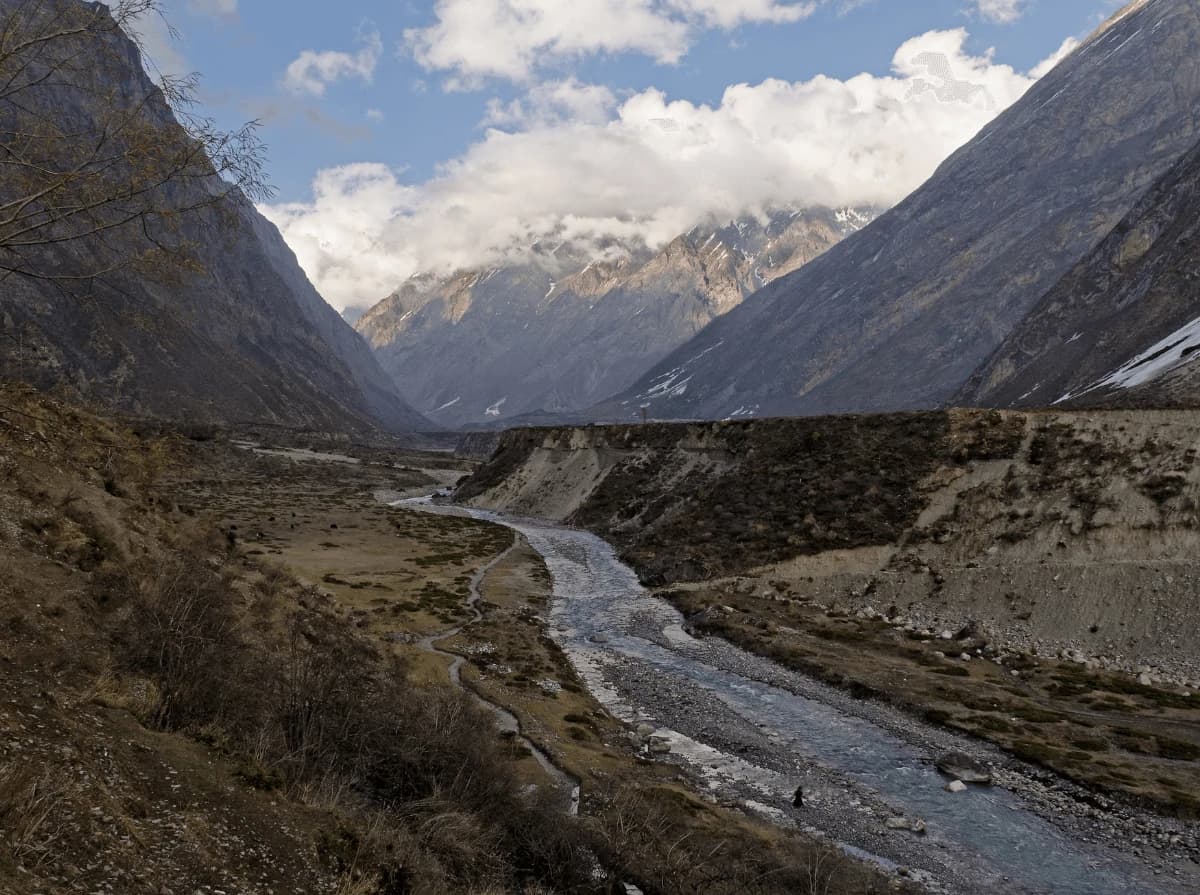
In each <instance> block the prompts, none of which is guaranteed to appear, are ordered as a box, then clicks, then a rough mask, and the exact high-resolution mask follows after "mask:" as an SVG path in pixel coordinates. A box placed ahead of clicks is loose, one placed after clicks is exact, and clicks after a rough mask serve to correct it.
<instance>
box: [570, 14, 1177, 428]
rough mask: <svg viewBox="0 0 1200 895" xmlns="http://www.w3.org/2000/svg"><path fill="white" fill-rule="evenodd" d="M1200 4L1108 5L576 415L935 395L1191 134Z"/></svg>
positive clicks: (975, 360)
mask: <svg viewBox="0 0 1200 895" xmlns="http://www.w3.org/2000/svg"><path fill="white" fill-rule="evenodd" d="M1198 122H1200V5H1198V4H1196V3H1195V2H1194V0H1148V2H1140V3H1137V4H1134V5H1133V6H1131V7H1129V8H1127V9H1126V10H1123V11H1122V13H1121V14H1119V15H1118V16H1117V17H1115V18H1114V19H1113V20H1111V21H1110V22H1109V23H1107V24H1106V25H1105V27H1104V28H1102V29H1101V30H1100V31H1099V32H1097V33H1096V34H1095V35H1093V36H1092V37H1091V38H1090V39H1089V40H1088V41H1087V42H1086V43H1085V44H1084V45H1082V46H1081V47H1080V48H1078V49H1077V50H1076V51H1075V52H1074V53H1072V54H1071V55H1070V56H1069V57H1068V58H1067V59H1066V60H1064V61H1063V62H1062V63H1061V64H1060V65H1059V66H1058V67H1057V68H1055V69H1054V71H1052V72H1050V73H1049V74H1048V75H1046V76H1045V77H1044V78H1043V79H1041V80H1040V81H1039V82H1038V83H1037V84H1036V85H1034V87H1033V88H1032V89H1031V90H1030V91H1029V92H1028V93H1027V94H1026V95H1025V96H1024V97H1023V98H1022V99H1021V100H1020V101H1018V102H1017V103H1016V104H1014V105H1013V106H1012V107H1011V108H1009V109H1008V110H1007V111H1006V112H1004V113H1003V114H1002V115H1000V116H998V117H997V118H996V120H995V121H993V122H992V123H991V124H990V125H988V126H987V127H986V128H984V130H983V131H982V132H981V133H980V134H979V135H978V136H977V137H976V138H975V139H974V140H972V141H971V142H970V143H968V144H967V145H966V146H964V147H963V148H962V149H960V150H959V151H958V152H956V153H955V154H954V155H953V156H951V157H950V158H949V159H948V160H947V161H946V162H944V163H943V164H942V165H941V166H940V167H939V169H938V170H937V171H936V172H935V173H934V175H933V176H932V177H931V178H930V180H929V181H927V182H926V183H925V184H924V185H923V186H922V187H921V188H920V189H918V190H917V191H916V192H915V193H914V194H913V195H911V196H910V197H909V198H908V199H906V200H905V201H904V202H903V203H901V204H900V205H899V206H897V207H896V208H894V209H893V210H892V211H890V212H888V213H887V214H884V215H882V216H881V217H880V218H879V219H878V220H876V221H875V222H874V223H873V224H871V225H870V226H869V227H867V228H865V229H864V230H863V231H862V232H860V233H858V234H856V235H855V236H853V237H852V238H850V239H847V240H846V241H845V242H843V243H841V244H840V245H838V246H836V247H835V248H833V249H831V250H830V251H829V252H827V253H826V254H825V255H823V256H822V257H821V258H818V259H817V260H816V261H814V262H813V263H811V264H809V265H808V266H806V267H804V268H803V269H801V270H800V271H798V272H796V273H794V274H791V275H790V276H787V277H783V278H781V279H779V280H777V281H775V282H774V283H772V284H770V285H768V286H766V287H765V288H764V289H763V290H761V291H760V292H759V293H757V294H756V295H754V296H752V297H751V298H750V299H749V300H747V301H746V302H744V303H743V304H742V305H741V306H739V307H738V308H737V309H735V310H734V311H732V312H730V313H729V314H728V315H726V316H725V317H722V318H720V319H719V320H716V321H714V322H713V323H712V324H710V325H709V326H708V327H706V328H705V329H704V330H703V331H702V332H701V333H700V334H699V335H697V336H696V337H695V338H694V339H692V340H690V341H689V342H688V343H686V344H684V345H683V346H681V347H680V348H679V349H677V350H676V351H675V352H673V353H672V354H671V355H670V356H669V357H667V358H666V359H664V360H663V361H662V362H661V363H659V364H658V365H657V366H656V367H655V368H654V369H653V370H651V371H650V372H649V373H647V374H646V375H644V376H642V377H641V378H640V379H639V380H638V382H637V383H636V384H634V385H633V386H632V387H630V388H629V389H627V390H626V391H625V392H624V393H623V394H621V395H620V396H619V397H618V398H616V399H613V400H611V401H608V402H605V403H604V404H603V405H600V406H598V407H597V408H595V409H594V410H593V411H592V413H593V414H594V415H595V416H597V417H600V418H616V419H628V418H631V417H633V416H635V415H636V413H637V407H638V405H639V404H642V403H650V404H651V407H652V409H651V413H652V414H653V415H654V416H655V417H658V418H664V419H668V418H701V417H702V418H723V417H729V416H739V415H748V416H770V415H806V414H820V413H843V412H850V411H882V410H894V409H906V408H922V407H935V406H940V405H943V404H945V403H947V402H949V401H951V400H952V399H954V398H955V396H956V395H957V394H958V393H959V392H960V390H961V389H962V388H963V386H964V384H965V383H966V382H967V381H968V379H970V378H971V377H972V375H973V374H974V373H975V371H976V370H977V368H979V367H980V366H981V365H982V364H984V363H986V362H987V360H988V358H990V357H992V355H993V354H994V352H996V350H997V349H998V348H1000V346H1001V345H1002V344H1003V343H1004V341H1005V340H1006V339H1007V338H1008V337H1009V336H1010V335H1011V334H1012V333H1013V332H1014V330H1016V329H1017V327H1019V326H1020V324H1021V322H1022V321H1023V320H1024V318H1025V317H1026V315H1027V314H1029V313H1030V312H1031V311H1033V310H1034V309H1035V308H1036V307H1037V306H1038V304H1039V302H1040V301H1041V300H1042V299H1043V297H1045V296H1046V295H1047V293H1048V292H1050V291H1051V290H1052V289H1053V288H1054V287H1055V286H1056V285H1057V284H1058V283H1059V281H1060V280H1062V278H1063V277H1064V276H1065V275H1066V274H1067V273H1068V272H1069V271H1071V269H1072V268H1073V267H1074V266H1075V265H1076V264H1078V263H1079V262H1080V260H1081V259H1083V258H1084V257H1085V256H1087V255H1088V254H1089V253H1090V252H1091V251H1092V250H1093V249H1094V248H1095V247H1096V246H1097V244H1098V243H1100V242H1101V241H1102V240H1104V239H1105V238H1106V237H1107V236H1108V234H1109V233H1110V232H1111V231H1112V230H1113V228H1114V227H1115V226H1116V225H1117V224H1118V223H1119V222H1120V221H1121V220H1122V219H1123V218H1124V217H1125V216H1126V215H1127V214H1128V213H1129V212H1130V210H1131V209H1132V208H1133V206H1134V205H1135V204H1136V203H1137V202H1138V200H1139V199H1140V198H1141V197H1142V196H1143V195H1144V194H1145V193H1146V191H1147V190H1148V189H1150V188H1151V187H1152V186H1153V185H1154V183H1155V182H1157V181H1158V180H1159V178H1160V177H1162V176H1163V175H1164V174H1165V173H1166V172H1167V171H1168V170H1169V169H1170V168H1171V167H1172V166H1173V165H1174V164H1175V163H1176V162H1177V161H1178V160H1179V159H1180V157H1181V156H1183V155H1184V153H1186V152H1187V151H1188V150H1189V149H1190V148H1191V147H1192V145H1193V144H1194V143H1195V142H1196V140H1197V137H1198V135H1200V130H1198V126H1197V125H1198Z"/></svg>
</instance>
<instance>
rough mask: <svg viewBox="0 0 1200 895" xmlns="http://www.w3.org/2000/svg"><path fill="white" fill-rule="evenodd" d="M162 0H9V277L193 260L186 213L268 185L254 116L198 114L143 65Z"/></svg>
mask: <svg viewBox="0 0 1200 895" xmlns="http://www.w3.org/2000/svg"><path fill="white" fill-rule="evenodd" d="M158 15H161V11H160V9H159V0H119V2H114V3H112V4H111V5H110V6H105V5H104V4H101V3H85V2H82V0H0V277H7V276H12V275H20V276H23V277H31V278H36V279H43V280H52V281H54V282H57V283H69V282H71V281H80V280H91V279H94V278H96V277H99V276H101V275H103V274H105V273H109V272H113V271H116V270H122V269H130V268H132V269H136V270H138V271H140V272H157V273H160V274H161V273H165V272H171V271H180V270H186V269H189V268H195V267H196V266H197V265H196V261H195V258H194V253H193V252H192V251H191V248H192V246H191V245H190V244H189V242H188V240H187V238H186V237H185V235H184V233H183V224H184V222H185V221H186V220H187V218H188V216H190V215H193V214H195V213H196V212H200V211H202V210H204V209H214V208H219V207H222V206H225V207H232V206H234V205H236V204H237V203H239V202H245V201H247V199H256V198H263V197H265V196H268V195H269V194H270V189H269V187H268V186H267V184H266V181H265V178H264V175H263V152H262V145H261V143H260V142H259V141H258V139H257V136H256V128H257V123H256V122H251V123H249V124H247V125H244V126H243V127H241V128H238V129H236V130H233V131H225V130H222V129H220V128H219V127H217V126H216V124H215V123H214V122H213V121H212V120H211V119H209V118H206V117H204V116H202V115H199V114H197V113H196V112H195V109H196V105H195V89H196V83H197V82H196V78H195V76H188V77H184V78H171V77H160V79H159V83H157V84H156V83H155V82H154V81H152V80H151V79H150V78H149V77H147V76H146V75H145V73H144V71H143V69H142V67H141V65H140V64H139V63H141V62H142V60H141V59H139V53H140V51H141V47H140V41H139V39H138V36H137V23H138V22H139V21H142V20H144V19H145V17H147V16H158Z"/></svg>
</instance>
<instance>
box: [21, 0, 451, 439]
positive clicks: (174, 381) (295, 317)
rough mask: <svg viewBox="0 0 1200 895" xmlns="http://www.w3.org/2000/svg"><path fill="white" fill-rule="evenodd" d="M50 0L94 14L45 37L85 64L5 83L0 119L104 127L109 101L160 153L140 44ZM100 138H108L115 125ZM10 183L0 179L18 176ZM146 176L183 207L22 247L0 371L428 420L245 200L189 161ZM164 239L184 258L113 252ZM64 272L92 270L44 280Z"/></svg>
mask: <svg viewBox="0 0 1200 895" xmlns="http://www.w3.org/2000/svg"><path fill="white" fill-rule="evenodd" d="M55 4H56V5H55V7H54V10H52V11H53V12H55V14H57V15H60V16H66V17H74V18H77V19H79V20H81V21H84V22H89V23H91V22H95V23H96V25H95V26H94V27H89V28H87V29H85V30H84V31H83V32H82V33H81V34H80V35H79V36H77V37H73V38H56V39H57V40H61V41H68V40H69V41H71V43H69V44H67V43H64V44H63V45H62V46H61V47H60V48H59V49H60V51H61V52H62V53H63V54H64V55H65V56H67V57H70V58H72V59H86V60H88V64H87V65H84V66H79V65H77V64H76V65H74V66H73V67H72V70H71V72H70V77H69V78H67V77H60V78H57V79H54V80H55V81H58V82H61V83H52V84H50V86H48V87H44V86H43V85H42V84H40V83H38V82H36V81H34V82H33V83H32V84H31V85H30V86H29V87H27V88H25V89H23V90H22V91H21V92H20V94H19V95H18V96H16V97H11V96H6V98H5V99H4V100H3V101H0V118H2V119H3V120H4V122H6V125H5V126H6V129H11V128H15V127H19V126H20V124H21V122H22V121H23V120H24V119H23V117H22V116H25V117H30V116H32V117H36V118H38V119H41V120H44V121H49V122H51V123H52V126H53V128H54V129H55V131H56V132H58V133H61V134H83V135H87V134H90V133H93V132H100V131H103V130H104V127H105V122H106V120H107V118H106V116H108V117H111V116H112V115H113V109H114V107H117V110H118V112H119V113H122V114H124V115H125V118H126V119H127V122H130V121H131V122H134V124H135V125H136V127H135V126H133V125H128V126H127V128H126V129H127V130H128V131H130V133H131V134H132V135H131V136H128V137H127V138H126V139H128V140H130V141H133V140H135V139H139V140H142V141H149V145H150V146H151V149H154V148H156V147H157V148H160V149H162V150H163V151H164V152H165V151H168V150H169V149H171V148H174V147H177V146H180V145H186V144H185V143H184V142H183V141H187V140H188V139H189V137H188V135H187V134H186V133H185V132H184V131H183V129H182V128H181V127H180V126H179V125H178V123H177V121H176V119H175V116H174V115H173V113H172V111H171V109H170V108H169V107H168V105H167V102H166V100H165V99H164V97H163V94H162V93H161V91H160V90H159V88H158V87H156V86H155V85H154V84H153V82H152V81H151V80H150V78H149V77H148V76H147V74H146V72H145V71H144V69H143V68H142V63H141V58H140V54H139V52H138V50H137V48H136V47H135V46H134V44H133V43H132V42H131V41H130V40H129V39H128V38H127V37H125V36H124V35H123V34H121V33H120V32H119V31H118V30H117V29H116V28H115V27H114V26H113V23H112V20H111V19H99V18H96V16H97V15H103V16H107V13H104V12H100V13H97V12H96V10H99V9H101V8H100V7H93V6H92V5H87V4H82V3H78V2H76V0H55ZM31 8H32V7H31ZM37 8H38V9H42V7H40V6H39V7H37ZM0 13H3V14H4V15H5V16H6V20H8V21H12V22H17V23H18V24H19V23H21V22H23V21H27V20H26V19H23V18H22V17H23V16H25V15H26V11H25V10H24V9H23V8H22V7H21V5H20V4H18V3H16V2H13V0H4V2H3V3H2V4H0ZM107 138H108V139H109V140H110V142H114V143H115V142H117V141H119V140H121V139H123V138H125V135H124V134H123V133H122V134H117V135H115V136H113V135H108V137H107ZM131 145H135V144H132V143H131ZM124 151H128V150H127V149H125V150H124ZM6 183H7V184H8V185H7V186H5V185H3V184H0V193H4V192H5V191H6V190H7V191H11V190H13V189H17V188H18V187H17V186H15V185H14V181H13V180H12V179H9V180H7V181H6ZM157 189H158V190H159V192H160V194H161V197H162V202H161V205H162V207H164V208H166V209H168V210H169V209H175V208H190V209H193V210H189V211H187V212H186V213H182V214H177V215H171V214H164V215H159V216H154V215H151V216H149V217H148V218H146V223H145V229H144V230H143V228H142V225H141V224H137V229H136V230H133V229H131V228H120V227H113V228H111V229H107V230H104V231H101V232H99V233H97V234H94V235H86V236H84V237H82V238H79V239H75V240H72V241H68V242H61V243H53V242H49V243H48V244H46V245H41V246H35V247H33V248H30V249H28V250H25V251H23V253H22V254H23V263H24V264H26V265H27V266H31V267H33V268H34V269H35V273H36V271H42V272H45V275H35V276H26V275H19V274H12V275H8V276H7V277H6V280H5V287H4V289H3V291H2V292H0V324H2V330H3V334H4V335H5V336H6V338H4V339H0V369H3V370H4V372H5V374H6V375H8V376H11V377H14V378H20V379H24V380H27V381H29V382H32V383H34V384H37V385H40V386H43V387H52V386H57V387H64V388H67V389H69V390H71V391H73V392H75V393H76V394H78V395H80V396H83V397H86V398H89V399H93V400H99V401H102V402H104V403H107V404H109V405H111V406H113V407H115V408H116V409H119V410H121V411H124V412H129V413H137V414H151V415H158V416H166V417H174V418H185V419H188V420H197V419H199V420H205V421H217V422H233V423H238V422H250V421H254V422H270V423H276V424H281V425H287V426H293V427H304V428H317V429H321V430H326V431H348V430H349V431H356V432H367V431H370V430H374V429H375V428H376V427H377V426H383V427H385V428H387V429H390V430H392V431H395V432H410V431H415V430H419V429H428V428H430V424H429V423H428V421H427V420H424V419H423V418H422V417H421V416H420V415H419V414H417V413H416V412H415V411H413V410H412V408H411V407H409V406H408V405H407V404H406V403H405V402H404V401H403V399H401V398H400V397H399V395H398V394H397V392H396V389H395V386H394V384H393V383H392V381H391V380H390V379H389V377H387V376H386V374H384V373H383V371H382V369H381V368H380V367H379V365H378V363H377V362H376V361H375V359H374V357H373V356H372V355H371V353H370V351H369V349H368V348H367V346H366V345H365V343H363V342H362V340H361V339H360V338H359V337H358V336H357V334H355V333H354V331H353V330H352V329H351V328H350V327H349V326H348V325H347V324H345V323H344V322H343V321H341V320H340V318H339V317H338V316H337V314H336V313H335V312H334V311H333V310H332V309H331V308H329V307H328V306H327V305H326V304H325V303H324V301H323V300H322V299H321V297H320V296H319V295H318V294H317V292H316V291H315V289H314V288H313V287H312V285H311V284H310V283H309V281H308V280H307V278H306V277H305V275H304V273H303V272H302V271H301V270H300V268H299V266H298V264H297V262H296V259H295V256H294V255H293V254H292V253H291V251H290V250H289V249H288V248H287V246H286V245H285V244H284V242H283V240H282V237H281V236H280V235H279V233H278V231H277V230H276V229H275V228H274V226H272V225H271V224H269V223H268V222H267V221H266V220H265V219H263V218H262V217H261V216H260V215H259V214H258V212H257V211H256V210H255V209H254V207H253V206H252V205H251V203H250V202H249V201H248V200H247V199H245V198H244V197H242V196H241V195H240V194H238V195H231V196H230V197H229V198H228V199H226V200H224V201H222V202H219V203H211V202H206V200H207V199H209V198H211V195H212V192H213V191H214V190H215V189H217V187H216V185H215V183H214V182H213V180H212V178H211V177H197V176H194V174H193V172H187V176H181V177H179V178H177V179H175V180H174V181H168V182H166V183H165V184H163V185H161V186H159V187H158V188H157ZM10 198H11V196H10ZM135 223H136V222H135ZM164 239H169V240H170V241H171V242H172V243H173V244H175V245H179V246H185V247H187V249H188V251H187V255H188V257H187V259H186V261H185V262H184V263H182V264H177V265H176V264H172V263H170V262H163V263H160V264H158V265H157V266H156V267H155V268H154V269H152V270H146V269H143V268H142V267H140V266H138V265H136V264H134V265H128V266H126V265H124V264H123V263H122V262H123V259H125V258H127V257H132V256H134V255H136V253H137V252H138V251H139V249H140V247H141V244H142V242H145V241H147V240H149V241H162V240H164ZM6 257H8V256H6ZM75 270H86V271H99V272H100V273H99V274H98V275H95V276H91V275H89V276H87V277H83V278H80V277H72V278H64V279H55V277H56V276H58V275H60V274H63V273H69V272H72V271H75Z"/></svg>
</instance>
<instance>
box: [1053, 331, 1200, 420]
mask: <svg viewBox="0 0 1200 895" xmlns="http://www.w3.org/2000/svg"><path fill="white" fill-rule="evenodd" d="M1197 351H1200V317H1197V318H1196V319H1195V320H1193V321H1192V322H1191V323H1188V324H1186V325H1184V326H1182V327H1180V328H1179V329H1177V330H1175V332H1173V333H1171V335H1169V336H1167V337H1166V338H1165V339H1163V340H1162V341H1160V342H1156V343H1155V344H1154V345H1151V346H1150V347H1149V348H1147V349H1146V350H1145V351H1143V352H1142V353H1141V354H1139V355H1138V356H1137V357H1135V358H1133V359H1132V360H1130V361H1128V362H1126V363H1125V364H1124V365H1123V366H1121V367H1119V368H1118V369H1116V370H1114V371H1113V372H1112V373H1109V374H1108V375H1107V376H1105V377H1104V378H1103V379H1100V380H1098V381H1096V382H1094V383H1092V384H1091V385H1089V386H1088V387H1087V388H1085V389H1083V390H1082V391H1080V392H1077V393H1072V392H1067V394H1065V395H1063V396H1062V397H1061V398H1059V399H1058V400H1057V401H1055V402H1054V403H1055V404H1061V403H1063V402H1064V401H1069V400H1070V399H1072V398H1077V397H1079V396H1080V395H1086V394H1087V393H1088V392H1092V391H1095V390H1096V389H1100V388H1133V387H1134V386H1137V385H1142V384H1144V383H1147V382H1150V381H1151V380H1153V379H1157V378H1158V377H1159V376H1162V375H1163V374H1164V373H1168V372H1170V371H1171V370H1174V369H1175V368H1176V367H1182V366H1183V365H1184V364H1188V363H1191V362H1192V361H1193V360H1195V359H1196V352H1197Z"/></svg>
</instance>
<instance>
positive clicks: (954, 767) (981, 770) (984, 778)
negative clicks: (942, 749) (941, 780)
mask: <svg viewBox="0 0 1200 895" xmlns="http://www.w3.org/2000/svg"><path fill="white" fill-rule="evenodd" d="M935 764H936V765H937V769H938V770H939V771H941V772H942V773H943V774H945V775H946V776H947V777H953V778H954V779H955V780H959V781H962V782H963V783H979V784H982V785H985V786H986V785H990V784H991V782H992V771H991V769H990V768H989V767H987V765H985V764H983V763H982V762H978V761H976V760H975V759H973V758H971V756H969V755H966V754H964V753H962V752H947V753H945V754H944V755H940V756H938V759H937V761H936V762H935Z"/></svg>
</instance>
